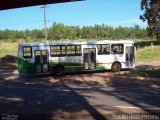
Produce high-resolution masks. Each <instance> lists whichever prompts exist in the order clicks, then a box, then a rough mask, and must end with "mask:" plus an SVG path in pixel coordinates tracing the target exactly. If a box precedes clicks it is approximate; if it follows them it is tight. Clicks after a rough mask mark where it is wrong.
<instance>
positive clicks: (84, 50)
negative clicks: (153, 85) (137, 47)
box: [18, 40, 135, 76]
mask: <svg viewBox="0 0 160 120" xmlns="http://www.w3.org/2000/svg"><path fill="white" fill-rule="evenodd" d="M18 58H19V60H18V71H19V73H20V74H37V73H53V74H55V75H57V76H60V75H63V74H64V73H71V72H80V71H99V70H112V71H114V72H117V71H120V70H121V69H126V68H134V67H135V53H134V43H133V41H129V40H121V41H109V40H103V41H97V42H96V41H95V42H44V43H21V44H19V46H18Z"/></svg>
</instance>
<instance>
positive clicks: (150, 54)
mask: <svg viewBox="0 0 160 120" xmlns="http://www.w3.org/2000/svg"><path fill="white" fill-rule="evenodd" d="M157 60H160V46H159V45H158V46H153V47H152V46H149V47H144V48H141V49H138V50H137V52H136V62H151V61H157Z"/></svg>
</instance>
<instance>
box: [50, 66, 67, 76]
mask: <svg viewBox="0 0 160 120" xmlns="http://www.w3.org/2000/svg"><path fill="white" fill-rule="evenodd" d="M53 73H54V75H56V76H62V75H63V74H64V68H63V66H55V67H54V68H53Z"/></svg>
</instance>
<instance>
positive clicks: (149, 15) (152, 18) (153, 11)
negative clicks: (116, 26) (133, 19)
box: [140, 0, 160, 40]
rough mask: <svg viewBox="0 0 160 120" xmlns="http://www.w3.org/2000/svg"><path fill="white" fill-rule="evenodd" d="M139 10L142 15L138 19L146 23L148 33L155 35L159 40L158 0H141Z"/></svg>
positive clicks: (159, 13)
mask: <svg viewBox="0 0 160 120" xmlns="http://www.w3.org/2000/svg"><path fill="white" fill-rule="evenodd" d="M141 10H143V11H144V14H143V15H141V16H140V19H141V20H142V21H143V22H145V21H146V22H147V23H148V29H150V30H148V31H149V32H151V33H149V34H150V35H153V34H155V35H156V37H157V39H158V40H160V39H159V38H160V0H141Z"/></svg>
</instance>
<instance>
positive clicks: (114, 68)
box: [111, 62, 122, 72]
mask: <svg viewBox="0 0 160 120" xmlns="http://www.w3.org/2000/svg"><path fill="white" fill-rule="evenodd" d="M121 69H122V67H121V64H120V63H119V62H115V63H113V64H112V67H111V70H112V71H113V72H119V71H120V70H121Z"/></svg>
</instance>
